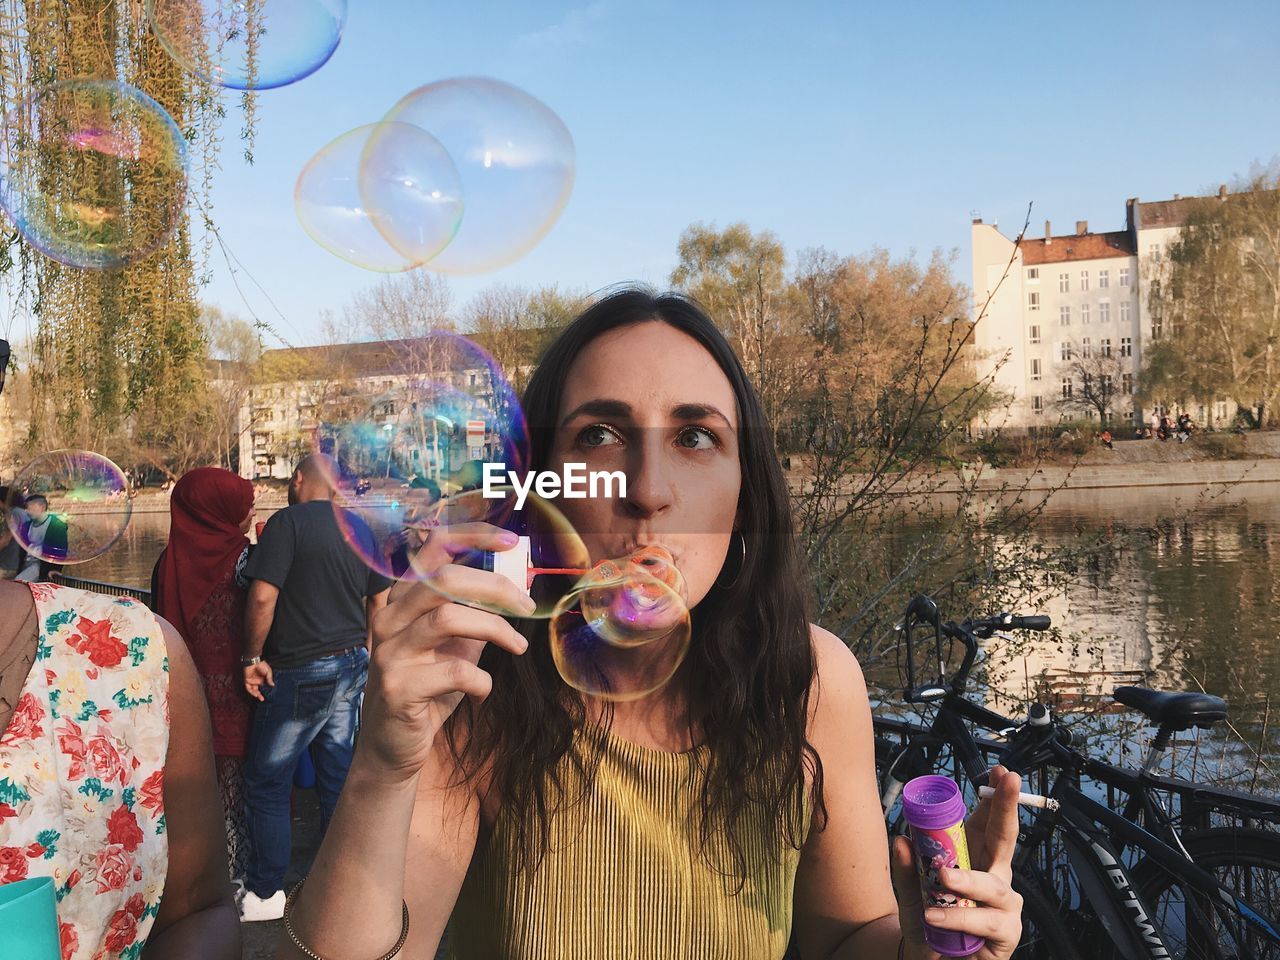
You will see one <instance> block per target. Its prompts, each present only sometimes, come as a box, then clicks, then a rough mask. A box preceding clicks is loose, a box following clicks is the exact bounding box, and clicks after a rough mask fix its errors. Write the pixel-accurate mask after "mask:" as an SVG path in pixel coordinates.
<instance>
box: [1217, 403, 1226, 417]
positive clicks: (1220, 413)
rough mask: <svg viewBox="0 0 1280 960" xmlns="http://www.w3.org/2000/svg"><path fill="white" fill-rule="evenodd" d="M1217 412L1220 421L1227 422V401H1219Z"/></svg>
mask: <svg viewBox="0 0 1280 960" xmlns="http://www.w3.org/2000/svg"><path fill="white" fill-rule="evenodd" d="M1217 412H1218V419H1219V420H1225V419H1227V401H1225V400H1219V401H1218V403H1217Z"/></svg>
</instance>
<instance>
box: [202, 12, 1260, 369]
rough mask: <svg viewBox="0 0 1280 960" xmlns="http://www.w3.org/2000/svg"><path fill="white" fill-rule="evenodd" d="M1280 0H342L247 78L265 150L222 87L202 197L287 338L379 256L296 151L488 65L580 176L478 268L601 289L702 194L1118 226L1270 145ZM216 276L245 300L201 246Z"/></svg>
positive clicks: (830, 214) (912, 213) (699, 209)
mask: <svg viewBox="0 0 1280 960" xmlns="http://www.w3.org/2000/svg"><path fill="white" fill-rule="evenodd" d="M1278 52H1280V5H1277V4H1275V3H1274V2H1273V0H1267V2H1250V3H1244V2H1225V3H1224V2H1219V3H1215V4H1208V5H1206V4H1204V3H1203V2H1182V0H1179V2H1162V3H1127V4H1116V3H1101V2H1077V3H1072V4H1019V5H1016V6H1015V5H1013V4H978V3H974V4H969V3H953V2H948V3H943V2H919V3H899V4H885V3H875V4H871V3H867V2H860V0H854V2H835V0H828V2H824V3H814V2H791V3H774V4H763V3H751V2H738V3H733V4H729V3H721V2H709V0H702V2H698V0H685V2H683V3H677V2H674V0H655V2H631V3H620V2H614V0H599V2H587V3H585V4H573V3H569V4H563V3H552V2H543V0H539V2H537V3H527V2H525V3H516V2H511V0H493V2H488V3H470V2H465V0H460V2H459V0H455V2H449V3H443V2H425V0H352V2H351V12H350V16H349V21H348V27H347V32H346V35H345V36H344V38H343V41H342V43H341V45H340V46H339V48H338V50H337V52H336V53H335V55H334V57H333V58H332V59H331V60H330V61H329V63H328V64H327V65H326V66H325V67H324V68H323V69H321V70H320V71H319V72H318V73H316V74H314V75H312V76H311V77H309V78H307V79H305V80H303V81H301V82H299V83H297V84H295V85H293V86H291V87H286V88H283V89H280V90H274V91H266V92H263V93H262V94H260V97H259V121H258V143H257V148H256V156H257V163H256V164H255V165H254V166H252V167H250V166H246V165H245V164H244V162H243V161H242V160H241V159H240V155H239V149H238V141H237V139H236V137H237V132H238V128H239V115H238V112H237V111H236V110H235V109H234V108H230V107H229V116H228V119H227V123H226V128H225V130H224V134H225V138H226V139H225V145H226V146H225V153H224V157H223V171H222V172H221V173H220V175H219V181H218V185H217V188H216V191H215V216H216V219H217V222H218V224H219V226H220V229H221V231H222V234H223V236H224V237H225V239H226V240H227V242H228V244H229V245H230V247H231V249H232V250H234V252H235V253H236V255H237V256H238V257H239V258H240V259H241V260H242V261H243V262H244V264H245V265H246V266H247V267H248V269H249V270H250V272H252V273H253V274H254V275H255V276H256V277H257V278H258V280H260V281H261V283H262V285H263V287H265V289H266V292H267V293H268V294H269V295H270V297H271V298H272V299H273V300H274V301H275V302H276V303H277V304H278V305H279V307H280V309H281V311H282V312H283V313H284V315H285V318H286V319H285V320H284V321H281V320H280V319H279V318H278V317H276V316H275V315H274V313H273V311H272V309H271V307H270V306H269V305H268V304H267V302H266V300H265V298H264V297H263V295H262V294H261V293H259V292H258V291H256V290H254V289H253V288H252V285H251V284H249V283H248V282H247V280H244V278H242V282H243V284H244V285H245V288H246V293H247V294H248V296H249V299H250V303H251V305H252V308H253V311H254V312H256V313H257V314H258V315H260V316H261V317H262V318H263V319H265V320H268V321H271V322H273V323H274V324H275V325H276V326H277V327H278V328H279V330H280V332H281V333H282V334H283V335H284V337H285V339H286V340H288V341H290V342H292V343H295V344H297V343H305V342H313V341H314V340H315V339H316V338H317V337H318V329H319V314H320V311H321V310H323V309H325V308H332V309H338V308H340V307H341V306H342V304H343V303H345V302H346V301H347V299H348V298H349V297H350V295H351V294H352V293H353V292H355V291H357V290H359V289H361V288H363V287H366V286H369V285H372V284H374V283H376V282H377V281H378V280H379V279H380V278H381V276H382V275H380V274H374V273H368V272H366V271H363V270H360V269H358V268H356V267H354V266H350V265H348V264H346V263H345V262H344V261H341V260H339V259H338V258H336V257H334V256H332V255H331V254H329V253H327V252H325V251H324V250H322V249H321V248H320V247H318V246H316V245H315V244H314V243H313V242H312V241H311V240H310V239H309V238H308V237H307V236H306V234H304V233H303V231H302V228H301V227H300V226H299V225H298V223H297V220H296V219H295V217H294V214H293V203H292V191H293V183H294V180H295V178H296V176H297V174H298V171H299V170H300V169H301V168H302V166H303V164H304V163H305V162H306V161H307V159H308V158H309V157H310V156H311V155H312V153H313V152H314V151H315V150H317V149H318V148H319V147H320V146H322V145H323V144H325V143H327V142H328V141H329V140H331V139H332V138H333V137H335V136H337V135H338V134H340V133H342V132H344V131H346V130H349V129H351V128H353V127H356V126H359V125H361V124H364V123H369V122H372V121H374V120H376V119H378V118H379V117H380V116H382V114H383V113H384V112H385V111H386V110H387V109H388V108H389V107H390V106H391V105H392V104H393V103H395V102H396V100H397V99H398V98H399V97H400V96H401V95H403V94H404V93H406V92H408V91H409V90H411V89H413V88H414V87H417V86H420V85H422V84H424V83H430V82H433V81H435V80H438V79H442V78H444V77H449V76H458V75H466V74H487V75H491V76H495V77H498V78H501V79H504V80H507V81H509V82H512V83H515V84H516V85H518V86H521V87H524V88H525V89H527V90H528V91H529V92H531V93H533V94H534V95H535V96H537V97H539V98H540V99H542V100H543V101H545V102H546V103H547V104H548V105H549V106H551V107H552V109H554V110H555V111H557V112H558V113H559V114H560V116H561V117H562V118H563V119H564V121H565V123H566V124H567V125H568V127H569V129H570V130H571V131H572V133H573V135H574V138H575V140H576V143H577V151H578V178H577V184H576V187H575V190H574V194H573V196H572V198H571V199H570V201H569V205H568V207H567V208H566V210H565V212H564V214H563V215H562V217H561V219H560V221H559V223H558V224H557V225H556V227H555V228H554V229H553V230H552V232H551V233H550V235H548V237H547V238H546V239H545V240H544V241H543V242H542V244H541V245H540V246H539V247H537V248H536V249H535V250H534V251H533V252H532V253H530V254H529V255H527V256H526V257H525V258H524V259H522V260H520V261H518V262H517V263H515V264H513V265H511V266H509V267H507V268H505V269H504V270H501V271H499V272H497V273H493V274H490V275H487V276H484V277H479V278H466V279H464V280H456V279H455V280H453V281H452V283H453V288H454V291H455V294H456V296H457V299H458V300H459V301H465V300H466V298H467V297H468V296H469V295H470V294H471V293H473V292H474V291H476V290H477V289H479V288H480V287H482V286H484V285H485V284H486V283H490V282H494V281H502V282H509V283H518V284H527V285H532V284H538V283H550V282H558V283H560V284H561V285H562V286H567V287H570V288H588V289H595V288H598V287H601V286H604V285H607V284H610V283H615V282H618V281H622V280H630V279H638V280H645V281H650V282H654V283H658V284H661V283H663V282H664V281H665V279H666V277H667V274H668V272H669V271H670V269H671V267H672V265H673V260H674V255H675V246H676V240H677V238H678V236H679V234H680V231H681V230H682V229H683V228H684V227H685V226H686V225H688V224H689V223H691V222H693V221H706V222H715V223H718V224H722V225H723V224H727V223H730V222H733V221H736V220H745V221H746V222H747V223H749V224H750V225H751V226H752V228H754V229H766V228H767V229H770V230H773V231H775V232H776V233H777V234H778V235H779V237H780V238H781V239H782V240H783V242H784V243H785V244H786V246H787V249H788V251H789V252H794V251H796V250H797V249H800V248H803V247H806V246H817V245H824V246H827V247H829V248H831V249H833V250H835V251H837V252H840V253H856V252H860V251H864V250H867V249H868V248H870V247H872V246H876V245H879V246H884V247H887V248H888V249H889V250H890V251H891V252H893V253H894V254H897V255H904V254H907V253H909V252H911V251H912V250H914V251H916V252H917V253H918V254H919V255H921V256H927V254H928V253H929V251H930V250H932V249H933V248H935V247H941V248H943V249H946V250H950V249H956V250H958V252H959V254H960V259H959V260H958V262H957V265H956V273H957V276H958V278H959V279H961V280H965V281H967V279H968V271H969V260H968V233H969V220H970V217H971V215H978V216H982V217H984V218H986V220H987V222H991V221H992V220H995V219H998V221H999V223H1000V226H1001V228H1002V229H1003V230H1005V232H1006V233H1009V234H1010V235H1012V234H1013V233H1016V231H1017V229H1018V227H1019V226H1020V225H1021V223H1022V219H1023V215H1024V213H1025V210H1026V205H1027V203H1028V202H1029V201H1034V203H1035V207H1034V211H1033V214H1032V223H1033V231H1038V230H1042V229H1043V221H1044V220H1045V219H1046V218H1048V219H1051V220H1053V221H1054V223H1055V225H1056V226H1055V230H1057V231H1061V232H1067V231H1069V230H1070V229H1072V228H1073V227H1074V222H1075V220H1077V219H1087V220H1088V221H1089V222H1090V225H1091V227H1092V228H1093V229H1118V228H1119V227H1120V226H1122V224H1123V219H1124V200H1125V198H1126V197H1130V196H1141V197H1143V198H1144V199H1161V198H1167V197H1169V196H1172V194H1174V193H1181V194H1184V195H1186V194H1191V193H1195V192H1197V191H1201V190H1204V189H1207V188H1214V187H1216V185H1217V184H1218V183H1219V182H1220V181H1223V180H1230V179H1231V178H1232V177H1233V176H1235V175H1237V174H1243V173H1246V172H1247V171H1248V168H1249V166H1250V165H1251V164H1252V163H1253V162H1254V161H1257V160H1261V161H1268V160H1270V159H1271V158H1272V157H1273V156H1275V155H1276V154H1277V153H1280V126H1278V125H1277V105H1278V104H1280V56H1278ZM213 266H214V279H213V283H212V284H211V286H210V287H208V288H206V290H205V293H204V296H205V299H206V300H207V301H209V302H212V303H215V304H218V305H220V306H222V307H223V308H225V309H227V310H230V311H232V312H235V313H239V314H241V315H244V316H248V315H249V310H248V309H247V308H246V307H245V306H244V304H243V302H242V301H241V299H240V296H239V294H238V293H237V292H236V290H235V288H234V287H233V286H232V283H231V279H230V275H229V272H228V271H227V269H226V267H225V266H224V264H223V263H222V262H221V258H220V257H219V256H218V255H217V254H216V253H215V262H214V265H213Z"/></svg>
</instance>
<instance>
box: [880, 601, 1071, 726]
mask: <svg viewBox="0 0 1280 960" xmlns="http://www.w3.org/2000/svg"><path fill="white" fill-rule="evenodd" d="M916 624H927V625H928V626H929V627H931V628H932V632H933V636H934V646H935V651H934V652H935V655H936V658H937V664H938V671H939V673H938V679H937V681H935V682H934V683H931V684H929V683H927V684H925V685H923V686H917V685H916V675H915V664H914V662H913V661H914V658H915V651H914V646H913V639H914V638H913V636H912V627H913V626H914V625H916ZM1051 625H1052V621H1051V620H1050V618H1049V617H1047V616H1043V615H1035V614H1033V615H1027V616H1023V615H1020V614H1014V613H998V614H996V615H995V616H993V617H982V618H978V619H974V618H969V619H966V620H964V621H962V622H960V623H956V622H955V621H953V620H948V621H946V622H945V623H944V622H943V621H942V616H941V613H940V612H939V610H938V604H937V602H936V601H934V599H933V598H932V597H928V596H925V595H924V594H920V595H918V596H915V597H912V598H911V602H910V603H909V604H908V605H907V609H906V612H905V616H904V618H903V626H904V627H905V629H906V642H907V689H906V690H905V691H904V694H905V696H906V698H907V699H908V700H909V701H912V702H915V701H922V700H935V699H937V698H938V697H939V696H942V695H944V693H945V690H946V688H947V687H949V688H950V691H951V692H952V693H956V694H960V693H963V692H964V689H965V684H966V682H967V681H968V678H969V671H970V669H972V667H973V660H974V657H975V656H976V655H977V652H978V644H977V641H978V640H980V639H981V640H985V639H988V638H990V637H991V636H992V635H994V634H995V633H996V632H997V631H999V630H1048V629H1049V627H1050V626H1051ZM943 637H951V638H953V639H956V640H960V641H961V642H962V643H963V644H964V647H965V655H964V661H963V663H961V665H960V669H959V671H958V672H957V673H956V675H955V677H953V678H952V680H951V682H950V684H947V681H946V677H945V666H944V664H945V660H946V657H945V656H944V653H943V649H942V638H943Z"/></svg>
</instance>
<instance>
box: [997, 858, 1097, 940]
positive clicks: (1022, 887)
mask: <svg viewBox="0 0 1280 960" xmlns="http://www.w3.org/2000/svg"><path fill="white" fill-rule="evenodd" d="M1013 889H1014V890H1016V891H1018V893H1020V894H1022V939H1021V940H1020V941H1019V942H1018V949H1016V950H1015V951H1013V956H1014V957H1015V958H1016V960H1083V956H1084V955H1083V954H1082V953H1080V951H1079V949H1077V947H1076V942H1075V938H1073V937H1072V936H1071V933H1070V931H1068V930H1067V925H1066V923H1064V922H1063V919H1062V913H1061V911H1060V910H1059V905H1058V904H1057V903H1056V902H1055V901H1054V900H1053V898H1052V897H1050V896H1049V895H1048V894H1046V893H1045V892H1044V889H1043V886H1042V885H1041V883H1040V881H1039V880H1037V879H1036V878H1035V877H1033V876H1031V875H1030V874H1025V875H1024V874H1023V873H1021V872H1019V873H1015V874H1014V875H1013Z"/></svg>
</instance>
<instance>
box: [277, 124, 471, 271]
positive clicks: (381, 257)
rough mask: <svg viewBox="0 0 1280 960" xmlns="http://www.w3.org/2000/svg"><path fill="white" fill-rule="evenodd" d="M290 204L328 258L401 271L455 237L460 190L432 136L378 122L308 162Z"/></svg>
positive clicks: (459, 218) (348, 135)
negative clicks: (333, 257) (330, 255)
mask: <svg viewBox="0 0 1280 960" xmlns="http://www.w3.org/2000/svg"><path fill="white" fill-rule="evenodd" d="M293 206H294V211H295V212H296V213H297V216H298V222H299V223H301V224H302V228H303V229H304V230H306V232H307V234H308V235H309V236H310V237H311V239H312V240H314V241H315V242H316V243H318V244H320V246H322V247H324V248H325V249H326V250H328V251H329V252H330V253H333V254H336V255H337V256H339V257H342V259H344V260H347V261H349V262H351V263H354V264H355V265H356V266H358V267H363V268H364V269H366V270H377V271H380V272H382V273H400V272H402V271H404V270H412V269H413V268H414V267H417V266H420V265H422V264H423V263H425V262H426V261H428V260H430V259H431V258H432V257H433V256H435V255H436V254H437V253H439V252H440V251H441V250H443V249H444V248H445V246H446V245H447V244H448V243H449V241H450V240H452V239H453V236H454V234H455V233H456V232H457V230H458V224H459V223H460V222H461V221H462V187H461V183H460V181H459V178H458V170H457V168H456V167H455V166H454V163H453V160H452V159H451V158H450V156H449V154H448V153H447V152H446V151H445V149H444V147H443V146H441V144H440V142H439V141H438V140H436V139H435V138H434V137H432V136H431V135H430V134H428V133H426V132H425V131H423V130H421V129H419V128H418V127H414V126H411V125H410V124H407V123H375V124H368V125H366V126H363V127H357V128H356V129H355V130H351V131H349V132H347V133H344V134H343V135H342V136H340V137H338V138H337V139H336V140H333V141H332V142H330V143H328V144H327V145H326V146H325V147H324V148H323V149H321V150H320V151H318V152H317V153H316V154H315V156H313V157H312V158H311V159H310V160H308V161H307V165H306V166H305V167H303V168H302V172H301V173H300V174H299V175H298V180H297V183H296V184H295V186H294V190H293ZM391 238H394V239H395V241H396V245H395V246H393V245H392V244H391V242H390V240H391Z"/></svg>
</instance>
